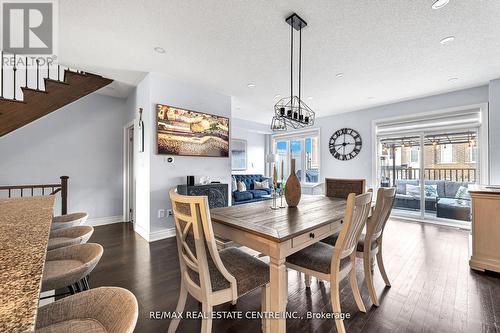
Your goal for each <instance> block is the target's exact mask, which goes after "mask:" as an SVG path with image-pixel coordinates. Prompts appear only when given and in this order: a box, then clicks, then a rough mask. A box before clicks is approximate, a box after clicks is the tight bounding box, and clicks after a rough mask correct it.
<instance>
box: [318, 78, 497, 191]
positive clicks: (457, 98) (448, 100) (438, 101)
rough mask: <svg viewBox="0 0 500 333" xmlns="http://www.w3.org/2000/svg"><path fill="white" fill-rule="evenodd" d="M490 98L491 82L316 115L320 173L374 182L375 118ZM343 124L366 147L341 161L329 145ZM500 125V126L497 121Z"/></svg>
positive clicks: (462, 104) (327, 175)
mask: <svg viewBox="0 0 500 333" xmlns="http://www.w3.org/2000/svg"><path fill="white" fill-rule="evenodd" d="M487 102H488V86H481V87H477V88H471V89H466V90H460V91H455V92H451V93H446V94H441V95H435V96H430V97H425V98H419V99H414V100H410V101H405V102H399V103H394V104H388V105H383V106H379V107H374V108H370V109H365V110H360V111H356V112H349V113H344V114H339V115H334V116H330V117H322V118H318V119H316V127H320V128H321V143H320V145H321V177H322V178H325V177H339V178H366V180H367V185H368V186H371V185H372V163H374V162H373V161H374V156H375V153H376V152H373V151H372V146H373V140H372V137H373V134H372V121H373V120H376V119H383V118H387V117H394V116H403V115H411V114H415V113H422V112H429V111H436V110H440V109H445V108H450V107H457V106H464V105H471V104H478V103H487ZM498 108H499V110H497V113H498V111H500V90H499V98H498ZM499 118H500V117H499ZM497 119H498V118H497ZM499 122H500V119H499ZM497 123H498V122H497ZM490 126H491V122H490ZM343 127H350V128H353V129H355V130H357V131H358V132H359V133H360V134H361V137H362V139H363V148H362V150H361V152H360V154H359V155H358V156H357V157H356V158H355V159H354V160H351V161H339V160H337V159H335V158H333V156H332V155H331V154H330V152H329V149H328V141H329V139H330V136H331V135H332V134H333V133H334V131H336V130H338V129H340V128H343ZM497 127H500V126H498V125H497ZM499 130H500V128H499ZM497 137H498V136H497ZM490 143H491V140H490ZM499 143H500V138H498V139H497V144H499ZM498 158H500V156H498Z"/></svg>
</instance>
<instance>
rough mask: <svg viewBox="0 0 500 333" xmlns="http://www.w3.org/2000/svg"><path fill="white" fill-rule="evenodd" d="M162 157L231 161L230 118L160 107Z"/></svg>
mask: <svg viewBox="0 0 500 333" xmlns="http://www.w3.org/2000/svg"><path fill="white" fill-rule="evenodd" d="M156 119H157V128H156V133H157V135H156V143H157V148H158V154H165V155H181V156H205V157H229V118H226V117H221V116H215V115H211V114H208V113H203V112H196V111H191V110H186V109H181V108H177V107H174V106H168V105H162V104H157V105H156Z"/></svg>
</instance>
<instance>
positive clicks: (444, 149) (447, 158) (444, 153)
mask: <svg viewBox="0 0 500 333" xmlns="http://www.w3.org/2000/svg"><path fill="white" fill-rule="evenodd" d="M451 163H453V145H452V144H442V145H440V146H439V164H451Z"/></svg>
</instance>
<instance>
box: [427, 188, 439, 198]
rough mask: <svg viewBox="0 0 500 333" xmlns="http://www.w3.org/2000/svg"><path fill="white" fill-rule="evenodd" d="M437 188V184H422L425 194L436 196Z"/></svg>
mask: <svg viewBox="0 0 500 333" xmlns="http://www.w3.org/2000/svg"><path fill="white" fill-rule="evenodd" d="M437 189H438V186H437V185H424V190H425V196H426V197H433V198H437V196H438V193H437Z"/></svg>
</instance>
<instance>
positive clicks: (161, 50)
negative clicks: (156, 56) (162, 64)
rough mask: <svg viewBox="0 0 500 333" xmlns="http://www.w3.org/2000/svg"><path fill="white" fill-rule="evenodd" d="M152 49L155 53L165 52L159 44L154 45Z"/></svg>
mask: <svg viewBox="0 0 500 333" xmlns="http://www.w3.org/2000/svg"><path fill="white" fill-rule="evenodd" d="M154 50H155V52H156V53H160V54H163V53H165V49H164V48H163V47H160V46H157V47H155V48H154Z"/></svg>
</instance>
